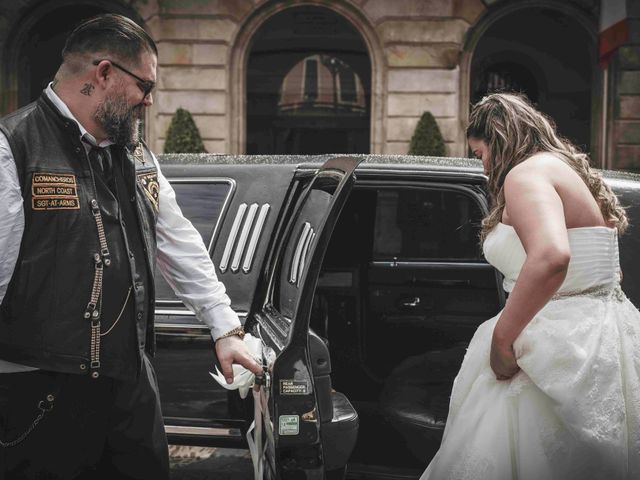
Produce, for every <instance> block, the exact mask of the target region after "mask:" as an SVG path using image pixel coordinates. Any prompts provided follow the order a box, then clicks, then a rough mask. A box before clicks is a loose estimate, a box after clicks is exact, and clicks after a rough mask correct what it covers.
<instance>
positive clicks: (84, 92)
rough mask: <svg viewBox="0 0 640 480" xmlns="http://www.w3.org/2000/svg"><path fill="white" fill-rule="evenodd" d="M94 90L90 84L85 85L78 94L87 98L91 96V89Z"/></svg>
mask: <svg viewBox="0 0 640 480" xmlns="http://www.w3.org/2000/svg"><path fill="white" fill-rule="evenodd" d="M94 88H96V87H94V86H93V84H91V83H85V84H84V87H82V90H80V93H81V94H82V95H86V96H87V97H90V96H91V93H92V92H93V89H94Z"/></svg>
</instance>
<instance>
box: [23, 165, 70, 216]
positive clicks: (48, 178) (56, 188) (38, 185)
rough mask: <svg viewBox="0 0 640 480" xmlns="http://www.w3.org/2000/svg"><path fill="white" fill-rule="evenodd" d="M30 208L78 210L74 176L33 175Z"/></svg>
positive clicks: (54, 174) (61, 174)
mask: <svg viewBox="0 0 640 480" xmlns="http://www.w3.org/2000/svg"><path fill="white" fill-rule="evenodd" d="M31 207H32V208H33V209H34V210H79V209H80V200H79V198H78V187H77V185H76V176H75V175H73V174H68V173H40V172H36V173H34V174H33V177H32V179H31Z"/></svg>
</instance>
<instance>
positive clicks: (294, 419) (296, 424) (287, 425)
mask: <svg viewBox="0 0 640 480" xmlns="http://www.w3.org/2000/svg"><path fill="white" fill-rule="evenodd" d="M278 420H279V428H278V433H279V434H280V435H298V433H300V417H299V416H298V415H280V418H279V419H278Z"/></svg>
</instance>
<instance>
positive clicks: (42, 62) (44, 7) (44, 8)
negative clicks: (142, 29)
mask: <svg viewBox="0 0 640 480" xmlns="http://www.w3.org/2000/svg"><path fill="white" fill-rule="evenodd" d="M107 12H110V13H118V14H121V15H125V16H127V17H129V18H131V19H133V20H134V21H136V22H137V23H139V24H140V23H141V19H140V18H138V16H137V14H136V13H135V12H134V11H132V10H130V9H129V8H127V7H125V6H124V5H121V4H119V3H118V2H113V1H109V0H92V1H87V2H82V3H81V2H77V1H73V0H60V1H57V2H47V3H41V4H39V5H38V6H37V7H35V8H34V9H32V10H31V11H28V12H27V13H25V15H24V16H23V17H22V18H21V19H20V20H19V21H18V22H16V24H15V27H14V28H13V30H12V32H11V34H10V35H9V37H8V38H9V41H8V42H7V44H6V45H5V50H4V53H3V68H2V77H3V78H2V84H3V85H5V86H6V87H8V88H7V90H8V91H9V92H11V97H12V98H7V99H5V100H4V101H5V102H6V105H8V106H10V107H11V110H13V109H16V108H19V107H22V106H24V105H26V104H28V103H30V102H31V101H33V100H35V99H36V98H37V97H38V96H39V95H40V93H41V92H42V90H43V89H44V88H45V87H46V86H47V84H48V83H49V82H50V81H51V80H53V76H54V75H55V72H56V71H57V69H58V67H59V66H60V63H61V62H62V57H61V52H62V48H63V46H64V42H65V40H66V38H67V36H68V34H69V33H70V32H71V30H73V28H74V27H75V26H76V25H77V24H78V23H80V22H81V21H83V20H85V19H87V18H90V17H93V16H95V15H99V14H101V13H107Z"/></svg>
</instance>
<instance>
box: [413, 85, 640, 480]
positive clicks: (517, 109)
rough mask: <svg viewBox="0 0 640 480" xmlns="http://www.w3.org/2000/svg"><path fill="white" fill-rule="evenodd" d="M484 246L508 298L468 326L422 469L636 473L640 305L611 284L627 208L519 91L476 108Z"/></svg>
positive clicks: (472, 132) (472, 141)
mask: <svg viewBox="0 0 640 480" xmlns="http://www.w3.org/2000/svg"><path fill="white" fill-rule="evenodd" d="M467 138H468V141H469V146H470V148H471V150H472V151H473V153H474V154H475V155H476V156H477V157H479V158H481V159H482V163H483V166H484V170H485V173H486V174H487V175H488V177H489V192H490V195H491V199H492V208H491V211H490V212H489V214H488V215H487V217H486V218H485V219H484V221H483V225H482V234H481V236H482V240H483V249H484V253H485V256H486V258H487V260H488V261H489V262H490V263H491V264H492V265H494V266H495V267H496V268H497V269H498V270H500V271H501V272H502V273H503V275H504V288H505V290H506V291H507V292H510V293H509V298H508V301H507V303H506V306H505V308H504V309H503V310H502V312H500V313H499V314H498V315H497V316H496V317H495V318H492V319H490V320H488V321H486V322H485V323H483V324H482V325H481V326H480V327H479V328H478V330H477V332H476V333H475V335H474V337H473V339H472V340H471V343H470V345H469V348H468V350H467V353H466V355H465V358H464V361H463V363H462V367H461V368H460V372H459V373H458V376H457V378H456V380H455V382H454V386H453V391H452V395H451V402H450V408H449V417H448V419H447V424H446V428H445V431H444V436H443V439H442V445H441V446H440V450H439V451H438V453H437V454H436V456H435V457H434V458H433V460H432V462H431V464H430V465H429V467H428V468H427V470H426V471H425V472H424V474H423V475H422V477H421V480H426V479H430V480H442V479H455V480H463V479H484V480H502V479H518V480H528V479H531V480H544V479H561V480H573V479H581V480H583V479H594V480H595V479H603V480H604V479H606V480H612V479H639V478H640V313H638V311H637V310H636V309H635V307H634V306H633V305H632V304H631V303H630V302H629V300H628V299H627V298H626V296H625V295H624V293H623V292H622V290H621V289H620V283H619V282H620V280H621V278H622V273H621V272H620V266H619V259H618V234H619V233H623V232H624V230H625V228H626V227H627V218H626V215H625V212H624V210H623V209H622V208H621V207H620V205H619V204H618V201H617V199H616V197H615V195H614V194H613V193H612V191H611V189H610V188H609V187H608V186H607V185H606V184H605V183H604V182H603V181H602V179H601V177H600V175H598V174H597V173H595V172H594V171H592V170H591V168H590V167H589V163H588V160H587V158H586V156H585V155H583V154H581V153H578V151H577V150H576V149H575V148H574V147H573V146H572V145H571V144H570V143H568V142H567V141H566V140H564V139H561V138H560V137H559V136H558V135H557V134H556V132H555V128H554V126H553V124H552V123H551V122H550V120H549V119H547V118H546V117H545V116H544V115H543V114H542V113H540V112H538V111H537V110H535V109H534V108H533V107H532V106H531V105H530V104H529V103H528V102H527V101H526V100H525V99H524V98H523V97H521V96H519V95H514V94H493V95H489V96H487V97H485V98H484V99H482V100H481V101H480V102H479V103H478V104H476V105H475V106H474V108H473V111H472V113H471V118H470V124H469V127H468V129H467Z"/></svg>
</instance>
